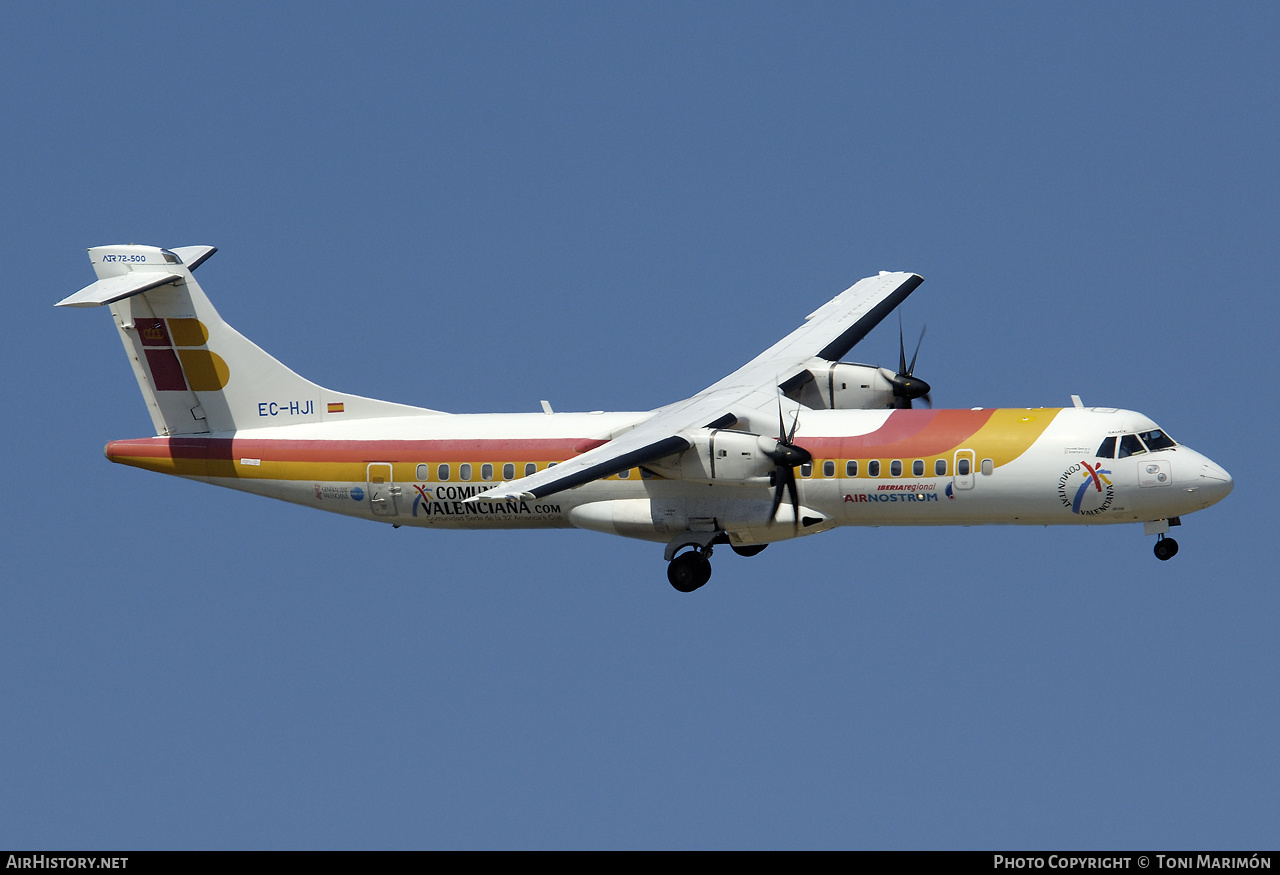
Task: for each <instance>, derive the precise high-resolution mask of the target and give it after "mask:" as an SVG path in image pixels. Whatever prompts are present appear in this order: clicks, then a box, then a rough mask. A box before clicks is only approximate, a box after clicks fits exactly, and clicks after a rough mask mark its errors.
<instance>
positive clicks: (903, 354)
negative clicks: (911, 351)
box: [898, 311, 914, 374]
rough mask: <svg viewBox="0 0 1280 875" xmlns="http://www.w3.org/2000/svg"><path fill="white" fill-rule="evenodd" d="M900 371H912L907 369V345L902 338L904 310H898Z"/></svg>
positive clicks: (907, 372)
mask: <svg viewBox="0 0 1280 875" xmlns="http://www.w3.org/2000/svg"><path fill="white" fill-rule="evenodd" d="M913 361H914V359H913ZM898 373H899V374H909V373H911V372H910V371H908V370H907V347H906V345H905V344H904V343H903V340H902V311H898Z"/></svg>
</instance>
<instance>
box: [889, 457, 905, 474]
mask: <svg viewBox="0 0 1280 875" xmlns="http://www.w3.org/2000/svg"><path fill="white" fill-rule="evenodd" d="M889 476H890V477H901V476H902V462H901V461H900V460H898V459H894V460H893V461H892V462H890V463H889Z"/></svg>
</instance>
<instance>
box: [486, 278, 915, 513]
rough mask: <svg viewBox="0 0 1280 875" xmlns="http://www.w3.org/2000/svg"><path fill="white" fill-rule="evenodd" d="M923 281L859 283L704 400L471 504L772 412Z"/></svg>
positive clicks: (672, 449)
mask: <svg viewBox="0 0 1280 875" xmlns="http://www.w3.org/2000/svg"><path fill="white" fill-rule="evenodd" d="M922 282H924V278H923V277H921V276H919V275H918V274H914V273H904V272H897V273H889V272H882V273H881V274H880V275H878V276H873V277H867V278H866V279H863V280H859V281H858V282H856V283H854V284H853V285H852V286H850V287H849V288H848V289H846V290H845V291H843V292H841V293H840V294H838V295H836V296H835V297H834V298H832V299H831V300H830V301H828V302H827V303H825V304H823V305H822V306H821V307H819V308H818V309H817V310H815V311H813V312H812V313H810V314H809V316H808V317H807V318H806V320H805V323H804V324H803V325H801V326H800V327H799V328H797V329H796V330H795V331H792V332H791V333H790V334H788V335H787V336H786V337H784V338H782V339H781V340H779V341H778V342H777V343H775V344H774V345H773V346H771V347H769V348H768V349H766V350H765V351H764V352H762V353H760V355H758V356H756V357H755V358H753V359H752V360H751V361H749V362H747V363H746V364H745V365H743V366H742V367H740V368H738V370H736V371H734V372H733V373H732V374H729V375H728V376H727V377H725V378H724V379H722V380H719V381H718V382H716V383H713V384H712V385H710V386H708V387H707V388H705V389H703V390H702V391H701V392H699V393H698V394H696V395H694V396H692V397H690V398H686V399H685V400H683V401H677V402H675V403H674V404H668V405H667V406H665V407H659V408H658V409H657V410H655V411H653V413H652V414H651V415H650V416H649V417H648V418H647V419H644V420H642V421H641V422H640V424H639V425H637V426H636V427H635V428H633V429H632V430H631V431H628V432H626V433H625V434H623V435H620V436H618V437H616V438H614V439H613V440H611V441H609V442H608V443H606V444H603V445H601V446H599V447H596V448H595V449H593V450H588V451H587V452H585V453H583V454H582V455H580V456H576V457H574V458H572V459H569V460H567V461H565V462H561V463H560V464H559V465H556V466H554V467H551V468H545V469H543V470H542V471H539V472H538V473H536V474H531V475H530V476H528V477H522V478H520V479H518V480H512V481H510V482H508V483H504V484H502V485H500V486H497V487H496V488H494V489H491V490H489V491H488V492H482V493H480V494H479V495H475V496H472V497H471V498H469V499H467V500H468V501H506V500H511V499H524V500H530V499H535V498H543V497H545V496H548V495H552V494H554V493H556V492H562V491H564V490H566V489H572V488H574V487H575V486H582V485H583V484H585V483H590V482H591V481H592V480H598V479H600V478H601V477H608V476H610V475H612V474H616V473H618V472H620V471H625V470H627V469H629V468H634V467H636V466H637V465H643V464H645V463H646V462H652V461H654V460H655V459H661V458H663V457H664V456H670V455H672V454H674V453H679V452H683V451H684V450H686V449H688V448H689V447H691V446H692V445H693V441H692V439H691V438H690V437H689V436H690V435H692V434H693V433H694V432H696V431H697V430H699V429H702V428H728V427H730V426H732V425H733V423H735V422H737V421H738V419H740V418H741V417H743V416H744V415H746V414H747V413H750V412H758V411H764V410H768V409H769V408H770V407H771V406H772V405H774V404H776V403H777V391H778V389H777V387H778V385H779V384H780V383H785V382H786V381H787V380H788V379H790V378H791V377H793V376H795V375H796V374H797V373H799V372H800V371H802V370H804V369H805V368H806V367H807V366H809V365H810V364H812V362H813V360H814V359H823V360H826V361H839V360H840V359H841V358H842V357H843V356H844V355H845V354H846V353H848V352H849V350H851V349H853V347H854V345H855V344H856V343H857V342H858V341H860V340H862V338H864V337H866V336H867V334H868V332H870V331H871V329H873V328H875V327H876V326H877V325H879V324H880V322H881V320H883V319H884V318H885V317H886V316H888V315H889V314H890V313H891V312H893V309H894V308H895V307H897V306H898V305H899V304H901V303H902V302H903V301H904V300H906V298H907V296H908V295H910V294H911V293H912V292H914V291H915V290H916V287H917V286H919V285H920V283H922Z"/></svg>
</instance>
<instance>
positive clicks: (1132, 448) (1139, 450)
mask: <svg viewBox="0 0 1280 875" xmlns="http://www.w3.org/2000/svg"><path fill="white" fill-rule="evenodd" d="M1146 451H1147V448H1146V447H1144V446H1143V445H1142V441H1140V440H1138V436H1137V435H1136V434H1127V435H1125V436H1124V437H1122V438H1120V452H1119V453H1117V454H1116V458H1117V459H1124V458H1126V457H1128V456H1141V455H1142V454H1143V453H1145V452H1146Z"/></svg>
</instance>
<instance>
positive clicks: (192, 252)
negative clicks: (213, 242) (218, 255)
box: [169, 246, 218, 270]
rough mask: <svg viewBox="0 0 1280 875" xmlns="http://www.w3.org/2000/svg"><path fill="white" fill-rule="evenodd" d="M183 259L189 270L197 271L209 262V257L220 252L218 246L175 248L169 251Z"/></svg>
mask: <svg viewBox="0 0 1280 875" xmlns="http://www.w3.org/2000/svg"><path fill="white" fill-rule="evenodd" d="M169 251H170V252H172V253H173V254H174V255H176V256H178V257H179V258H181V259H182V263H183V264H185V265H186V266H187V270H195V269H196V268H197V267H199V266H200V265H202V264H204V263H205V262H206V261H208V260H209V256H210V255H213V253H215V252H217V251H218V247H216V246H175V247H173V248H172V249H170V250H169Z"/></svg>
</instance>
